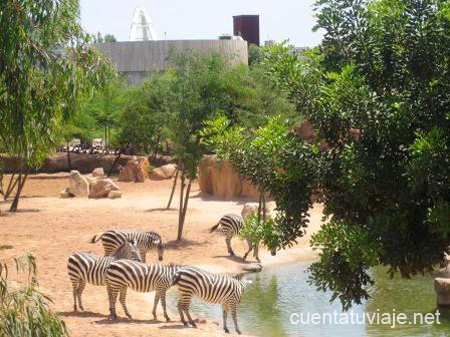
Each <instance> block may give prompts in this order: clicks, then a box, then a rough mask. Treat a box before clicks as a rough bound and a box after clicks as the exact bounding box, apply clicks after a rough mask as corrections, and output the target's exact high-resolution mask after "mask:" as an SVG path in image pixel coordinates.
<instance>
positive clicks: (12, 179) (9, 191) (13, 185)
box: [3, 172, 17, 201]
mask: <svg viewBox="0 0 450 337" xmlns="http://www.w3.org/2000/svg"><path fill="white" fill-rule="evenodd" d="M15 175H16V172H13V174H12V176H11V178H10V179H9V184H8V187H7V188H6V191H5V194H4V195H3V199H4V200H5V201H6V199H8V198H9V195H10V194H11V192H12V191H13V189H14V187H15V186H16V184H17V179H16V180H14V176H15ZM13 181H14V184H12V183H13Z"/></svg>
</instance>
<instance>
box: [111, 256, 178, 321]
mask: <svg viewBox="0 0 450 337" xmlns="http://www.w3.org/2000/svg"><path fill="white" fill-rule="evenodd" d="M181 268H182V266H180V265H173V264H172V265H161V264H152V265H147V264H144V263H140V262H135V261H129V260H120V261H116V262H113V263H111V264H110V265H109V267H108V269H107V271H106V285H107V289H108V298H109V310H110V313H111V318H112V319H116V318H117V313H116V301H117V296H118V294H120V296H119V301H120V303H121V304H122V308H123V311H124V312H125V315H127V316H128V318H130V319H131V315H130V313H129V312H128V309H127V306H126V296H127V289H128V288H130V289H133V290H135V291H138V292H145V293H146V292H150V291H153V290H154V291H155V302H154V306H153V311H152V313H153V318H154V319H155V320H156V319H157V317H156V307H157V306H158V302H159V300H161V304H162V307H163V310H164V317H165V318H166V321H167V322H170V318H169V316H168V315H167V310H166V292H167V290H168V289H169V288H170V287H171V286H172V280H173V277H174V275H175V273H176V272H177V271H178V270H180V269H181Z"/></svg>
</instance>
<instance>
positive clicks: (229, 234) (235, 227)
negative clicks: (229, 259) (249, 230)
mask: <svg viewBox="0 0 450 337" xmlns="http://www.w3.org/2000/svg"><path fill="white" fill-rule="evenodd" d="M243 221H244V220H243V218H242V216H240V215H238V214H225V215H224V216H223V217H221V218H220V220H219V222H218V223H217V224H216V225H215V226H213V227H211V229H210V230H209V232H210V233H212V232H214V231H215V230H216V229H218V228H219V227H220V228H219V232H220V234H222V235H223V236H225V242H226V244H227V248H228V254H230V256H235V255H236V254H234V252H233V249H232V248H231V239H232V238H233V237H234V236H238V235H239V233H240V232H241V230H242V225H243ZM245 240H246V241H247V244H248V251H247V252H246V253H245V254H244V256H243V259H244V260H245V259H246V258H247V255H248V254H249V253H250V252H251V251H252V249H253V244H252V241H251V240H250V238H249V237H248V236H246V237H245ZM256 259H257V260H258V261H259V257H258V256H257V257H256Z"/></svg>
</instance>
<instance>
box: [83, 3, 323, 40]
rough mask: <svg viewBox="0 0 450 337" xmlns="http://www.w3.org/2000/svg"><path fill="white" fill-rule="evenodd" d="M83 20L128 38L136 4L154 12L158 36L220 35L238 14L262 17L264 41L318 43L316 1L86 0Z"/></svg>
mask: <svg viewBox="0 0 450 337" xmlns="http://www.w3.org/2000/svg"><path fill="white" fill-rule="evenodd" d="M80 2H81V22H82V24H83V26H84V28H85V29H86V30H87V31H88V32H89V33H96V32H98V31H99V32H101V33H102V34H106V33H109V34H113V35H114V36H115V37H116V38H117V39H118V40H119V41H127V40H129V34H130V26H131V21H132V19H133V12H134V9H135V8H136V7H145V8H147V9H148V11H149V12H150V16H151V19H152V21H153V24H154V26H155V30H156V33H157V35H158V39H160V40H163V39H164V37H165V35H164V33H166V37H167V39H168V40H177V39H216V38H217V37H218V36H219V35H222V34H232V33H233V18H232V16H233V15H242V14H258V15H259V16H260V18H259V20H260V39H261V43H262V42H263V41H265V40H267V39H269V40H275V41H277V42H281V41H283V40H285V39H290V41H291V43H293V44H294V45H296V46H299V47H301V46H310V47H311V46H315V45H317V44H319V42H320V40H321V38H322V36H321V33H313V32H312V31H311V29H312V27H313V26H314V24H315V19H314V17H313V11H312V4H313V3H314V0H225V1H218V0H159V1H156V0H81V1H80Z"/></svg>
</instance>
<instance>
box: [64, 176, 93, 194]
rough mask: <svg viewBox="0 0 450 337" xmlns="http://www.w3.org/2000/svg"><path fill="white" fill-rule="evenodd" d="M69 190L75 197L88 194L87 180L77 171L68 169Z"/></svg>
mask: <svg viewBox="0 0 450 337" xmlns="http://www.w3.org/2000/svg"><path fill="white" fill-rule="evenodd" d="M69 184H70V187H69V192H70V193H71V194H73V195H74V196H76V197H87V196H88V195H89V182H88V181H87V179H86V178H85V177H83V176H82V175H81V173H80V172H78V171H75V170H74V171H70V174H69Z"/></svg>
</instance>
